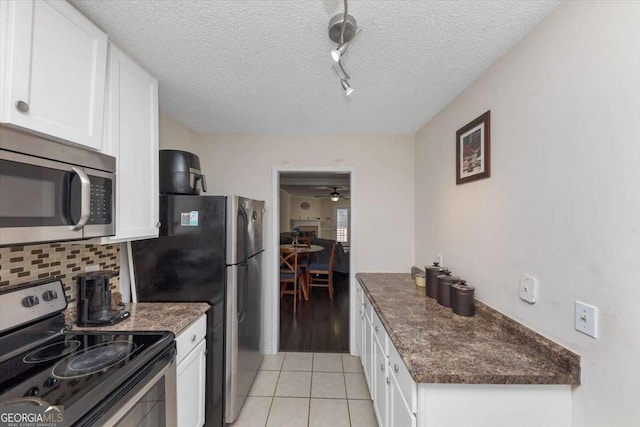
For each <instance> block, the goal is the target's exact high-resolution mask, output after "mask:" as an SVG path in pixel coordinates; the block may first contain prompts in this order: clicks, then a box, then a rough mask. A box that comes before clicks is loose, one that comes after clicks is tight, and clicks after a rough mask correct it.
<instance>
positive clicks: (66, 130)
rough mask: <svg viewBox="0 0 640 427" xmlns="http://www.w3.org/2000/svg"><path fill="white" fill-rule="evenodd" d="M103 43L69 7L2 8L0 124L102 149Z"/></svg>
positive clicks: (44, 1) (28, 2)
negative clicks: (7, 124)
mask: <svg viewBox="0 0 640 427" xmlns="http://www.w3.org/2000/svg"><path fill="white" fill-rule="evenodd" d="M106 72H107V35H106V34H105V33H103V32H102V31H101V30H100V29H99V28H98V27H96V26H95V25H94V24H93V23H92V22H91V21H89V20H88V19H87V18H86V17H85V16H83V15H82V14H81V13H80V12H78V11H77V10H76V9H75V8H74V7H73V6H71V5H70V4H69V3H67V2H66V1H60V0H57V1H56V0H38V1H34V0H19V1H5V0H3V1H0V73H1V74H0V121H1V122H2V123H9V124H11V125H14V126H19V127H21V128H24V129H29V130H31V131H34V132H37V133H40V134H44V135H49V136H50V137H53V138H54V139H57V140H62V141H71V142H74V143H76V144H80V145H83V146H86V147H90V148H92V149H95V150H102V149H103V121H104V95H105V82H106V80H105V79H106Z"/></svg>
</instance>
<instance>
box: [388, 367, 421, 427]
mask: <svg viewBox="0 0 640 427" xmlns="http://www.w3.org/2000/svg"><path fill="white" fill-rule="evenodd" d="M389 377H390V379H391V384H389V425H390V426H393V427H416V416H415V415H414V414H413V412H411V410H410V409H409V406H408V405H407V402H406V401H405V400H404V398H403V397H402V392H401V391H400V385H399V384H398V381H397V379H396V377H395V376H394V375H393V374H390V375H389Z"/></svg>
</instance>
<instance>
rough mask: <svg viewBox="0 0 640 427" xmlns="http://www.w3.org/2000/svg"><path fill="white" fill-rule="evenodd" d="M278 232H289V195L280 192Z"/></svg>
mask: <svg viewBox="0 0 640 427" xmlns="http://www.w3.org/2000/svg"><path fill="white" fill-rule="evenodd" d="M279 210H280V232H281V233H283V232H285V231H291V221H290V220H291V194H289V193H287V192H286V191H284V190H280V209H279Z"/></svg>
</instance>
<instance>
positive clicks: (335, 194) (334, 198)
mask: <svg viewBox="0 0 640 427" xmlns="http://www.w3.org/2000/svg"><path fill="white" fill-rule="evenodd" d="M331 188H333V191H332V192H331V194H329V195H328V196H313V197H317V198H321V199H324V198H329V199H331V201H332V202H337V201H338V200H340V199H349V197H348V196H343V195H341V194H340V193H338V187H331Z"/></svg>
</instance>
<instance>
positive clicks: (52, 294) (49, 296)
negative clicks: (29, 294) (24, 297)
mask: <svg viewBox="0 0 640 427" xmlns="http://www.w3.org/2000/svg"><path fill="white" fill-rule="evenodd" d="M56 298H58V293H57V292H56V291H54V290H53V289H49V290H48V291H45V293H43V294H42V299H43V300H45V301H53V300H54V299H56Z"/></svg>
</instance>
